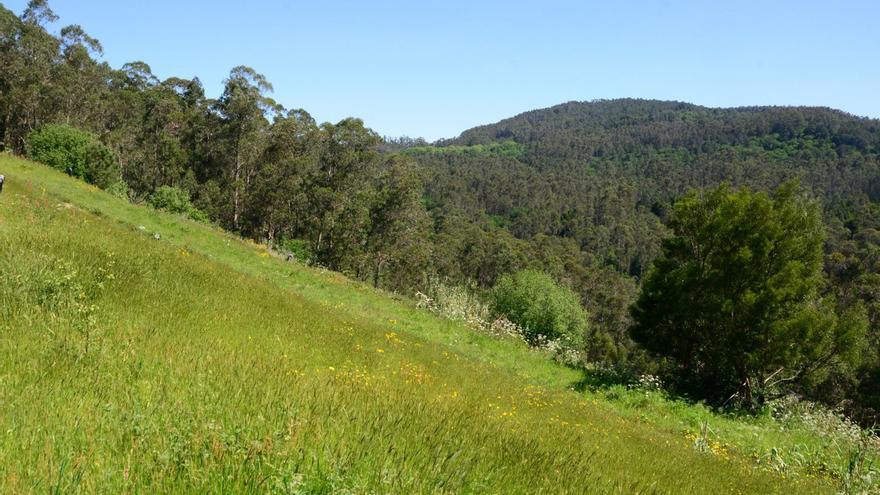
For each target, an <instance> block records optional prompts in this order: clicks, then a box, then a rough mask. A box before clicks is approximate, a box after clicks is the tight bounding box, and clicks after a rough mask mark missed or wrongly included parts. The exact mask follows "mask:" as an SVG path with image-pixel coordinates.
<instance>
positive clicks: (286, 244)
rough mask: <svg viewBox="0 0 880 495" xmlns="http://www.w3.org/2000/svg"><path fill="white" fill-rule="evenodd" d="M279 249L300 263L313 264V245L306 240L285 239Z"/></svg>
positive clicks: (279, 244) (280, 243)
mask: <svg viewBox="0 0 880 495" xmlns="http://www.w3.org/2000/svg"><path fill="white" fill-rule="evenodd" d="M278 248H279V250H281V251H282V252H285V253H289V254H290V255H292V256H293V258H294V259H296V260H297V261H299V262H300V263H311V262H312V259H314V255H313V253H312V246H311V243H310V242H309V241H307V240H305V239H284V240H282V241H281V242H279V243H278Z"/></svg>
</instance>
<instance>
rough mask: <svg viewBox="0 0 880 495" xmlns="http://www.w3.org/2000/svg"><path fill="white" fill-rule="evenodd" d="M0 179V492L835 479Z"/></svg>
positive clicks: (482, 339)
mask: <svg viewBox="0 0 880 495" xmlns="http://www.w3.org/2000/svg"><path fill="white" fill-rule="evenodd" d="M0 170H2V172H4V173H5V174H6V176H7V179H8V180H7V184H6V188H4V191H3V193H2V195H0V492H3V493H28V492H33V493H45V492H70V493H77V492H82V493H93V492H104V493H118V492H137V493H142V492H144V493H165V492H211V493H219V492H236V493H250V492H274V493H339V492H342V493H351V492H353V493H475V492H481V493H483V492H484V493H713V492H714V493H737V492H739V493H813V492H816V493H821V492H829V491H833V490H835V488H836V487H837V486H839V485H837V484H835V483H833V482H832V481H831V480H830V479H828V478H825V477H821V476H820V477H812V476H806V475H804V476H798V475H793V473H778V472H775V471H772V470H768V469H764V468H762V467H760V466H757V465H756V464H755V463H754V462H753V461H752V460H751V459H749V458H748V457H746V456H740V455H729V456H718V455H711V454H705V453H700V452H698V451H697V450H696V449H694V448H693V445H692V444H693V442H692V441H691V440H690V439H689V438H687V437H686V435H685V434H684V433H685V432H683V431H681V429H680V428H679V427H677V426H676V427H670V426H669V425H666V424H664V423H662V422H661V421H659V420H654V419H641V418H639V417H637V416H636V415H634V414H630V413H629V412H628V411H632V410H634V409H628V408H624V407H622V406H620V405H617V404H615V403H614V402H613V401H610V400H605V399H603V398H602V397H601V396H600V393H601V392H586V393H578V392H575V391H572V390H569V387H570V385H571V384H573V383H574V382H576V381H578V380H579V379H580V378H581V376H580V374H579V372H577V371H575V370H572V369H569V368H565V367H561V366H558V365H556V364H554V363H552V362H549V361H548V360H546V358H545V357H544V356H542V355H538V354H536V353H531V352H529V351H528V350H527V349H526V348H525V346H524V345H521V344H520V343H517V342H509V341H504V340H498V339H495V338H493V337H492V336H487V335H482V334H480V333H476V332H473V331H471V330H469V329H468V328H467V327H466V326H464V325H462V324H460V323H456V322H451V321H448V320H444V319H440V318H437V317H436V316H434V315H432V314H430V313H428V312H426V311H423V310H419V309H418V308H416V307H415V305H413V304H410V303H408V302H406V301H400V300H394V299H393V298H391V297H389V296H388V295H387V294H383V293H381V292H376V291H373V290H370V289H368V288H366V287H363V286H361V285H359V284H356V283H354V282H351V281H348V280H346V279H344V278H342V277H340V276H338V275H335V274H332V273H327V272H317V271H313V270H311V269H307V268H304V267H301V266H298V265H296V264H295V263H284V262H283V261H281V260H278V259H276V258H274V257H273V256H271V254H270V253H269V252H268V251H267V250H265V249H264V248H263V247H260V246H256V245H252V244H248V243H245V242H241V241H239V240H237V239H235V238H233V237H232V236H229V235H226V234H223V233H222V232H220V231H218V230H216V229H213V228H211V227H209V226H204V225H200V224H197V223H194V222H190V221H188V220H183V219H179V218H177V217H174V216H171V215H166V214H160V213H157V212H155V211H150V210H147V209H145V208H140V207H136V206H133V205H129V204H126V203H124V202H122V201H120V200H118V199H116V198H113V197H111V196H110V195H107V194H105V193H102V192H100V191H97V190H95V189H94V188H91V187H89V186H86V185H84V184H81V183H77V182H76V181H73V180H71V179H68V178H66V177H64V176H62V175H61V174H57V173H55V172H52V171H50V170H48V169H46V168H44V167H41V166H37V165H33V164H28V163H26V162H23V161H19V160H13V159H9V158H0ZM156 233H158V234H160V235H159V236H158V237H159V239H156V236H155V235H154V234H156ZM651 400H655V399H651ZM656 400H657V401H658V406H657V407H658V410H659V408H660V407H661V406H660V405H659V401H660V399H656ZM664 407H667V409H666V411H669V410H671V409H670V408H669V406H664ZM681 407H685V406H681ZM645 410H648V409H645ZM731 421H732V420H731ZM754 433H755V434H756V435H760V434H763V431H762V430H759V429H755V432H754Z"/></svg>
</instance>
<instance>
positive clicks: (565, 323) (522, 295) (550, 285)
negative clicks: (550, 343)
mask: <svg viewBox="0 0 880 495" xmlns="http://www.w3.org/2000/svg"><path fill="white" fill-rule="evenodd" d="M492 309H493V310H494V311H495V312H497V313H498V314H501V315H504V316H506V317H507V318H508V319H509V320H510V321H512V322H514V323H516V324H517V325H519V326H521V327H522V328H524V329H525V332H526V338H527V339H528V341H529V342H530V343H532V344H536V343H538V342H539V341H540V340H541V339H542V338H545V339H548V340H557V339H563V340H565V341H567V342H569V343H571V345H572V346H573V347H578V346H579V345H580V344H581V343H582V342H583V340H584V334H585V333H586V331H587V314H586V311H584V309H583V307H582V306H581V304H580V300H579V298H578V296H577V295H576V294H575V293H574V292H573V291H572V290H571V289H569V288H567V287H564V286H560V285H559V284H557V283H556V281H555V280H553V278H552V277H551V276H549V275H547V274H546V273H543V272H539V271H536V270H523V271H520V272H517V273H516V274H514V275H504V276H503V277H501V279H500V280H499V281H498V284H497V285H496V286H495V288H494V289H493V290H492Z"/></svg>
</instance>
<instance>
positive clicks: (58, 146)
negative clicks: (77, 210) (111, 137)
mask: <svg viewBox="0 0 880 495" xmlns="http://www.w3.org/2000/svg"><path fill="white" fill-rule="evenodd" d="M27 144H28V146H27V154H28V157H29V158H30V159H32V160H35V161H38V162H40V163H43V164H46V165H48V166H50V167H52V168H55V169H57V170H61V171H62V172H66V173H67V174H68V175H72V176H74V177H78V178H80V179H82V180H84V181H86V182H88V183H89V184H94V185H96V186H98V187H100V188H102V189H106V188H108V187H110V186H112V185H114V184H117V183H119V182H120V181H121V179H120V170H119V164H118V163H117V162H116V158H115V157H114V156H113V153H112V152H111V151H110V149H109V148H107V147H106V146H104V144H103V143H101V141H99V140H98V138H97V137H96V136H95V135H94V134H92V133H90V132H87V131H83V130H80V129H76V128H74V127H70V126H68V125H55V124H50V125H47V126H44V127H42V128H40V129H38V130H36V131H34V132H32V133H31V134H30V135H29V136H28V142H27Z"/></svg>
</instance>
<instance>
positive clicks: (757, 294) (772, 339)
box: [632, 183, 867, 407]
mask: <svg viewBox="0 0 880 495" xmlns="http://www.w3.org/2000/svg"><path fill="white" fill-rule="evenodd" d="M669 225H670V227H671V228H672V230H673V232H674V235H673V236H672V237H671V238H669V239H667V240H665V241H664V243H663V249H662V254H661V256H660V257H659V259H657V260H656V261H655V263H654V266H653V269H652V270H651V272H650V274H649V275H648V277H647V279H646V280H645V281H644V284H643V286H642V290H641V294H640V296H639V299H638V301H637V303H636V304H635V305H634V307H633V317H634V319H635V325H634V326H633V328H632V337H633V339H634V340H635V341H636V342H638V343H640V344H642V345H643V346H645V347H646V348H647V349H648V350H649V351H651V352H654V353H656V354H659V355H661V356H665V357H667V358H669V359H670V360H671V362H672V364H673V367H674V368H673V369H674V375H675V378H676V379H677V383H678V384H679V386H680V387H682V389H683V390H685V391H686V392H689V393H692V394H694V395H695V396H698V397H701V398H707V399H710V400H723V399H725V398H727V397H730V396H731V395H732V394H735V393H738V394H739V396H740V397H741V399H742V400H743V401H744V402H745V404H746V405H748V406H750V407H751V406H754V405H756V404H758V403H760V402H761V401H762V400H763V398H764V397H765V395H766V391H767V390H768V389H769V388H771V387H772V386H773V385H777V384H783V383H799V382H803V381H804V380H805V379H806V378H808V377H814V376H815V375H816V374H817V373H821V372H823V371H827V370H828V369H829V368H830V367H833V366H834V365H835V364H837V363H843V362H848V363H852V362H855V361H857V360H858V359H859V354H860V349H861V347H862V345H863V343H864V335H865V331H866V326H867V323H866V320H865V317H864V311H863V310H861V309H860V308H859V307H854V308H853V309H851V310H848V311H846V312H845V313H844V314H842V315H841V316H838V315H837V314H836V313H835V308H834V304H833V301H832V300H831V298H828V297H825V298H823V297H822V296H821V294H820V289H821V288H822V286H823V282H824V281H823V275H822V261H823V254H822V247H823V241H824V227H823V224H822V221H821V218H820V214H819V210H818V208H817V206H816V205H815V203H813V202H812V201H810V200H808V199H806V198H805V197H804V196H803V195H801V194H799V193H798V191H797V187H796V186H795V185H793V184H792V183H787V184H784V185H782V186H780V187H779V188H778V189H777V190H776V191H775V192H774V193H773V194H772V195H768V194H766V193H753V192H751V191H749V190H748V189H745V188H743V189H739V190H731V189H730V188H729V187H727V186H720V187H718V188H717V189H714V190H710V191H708V192H692V193H690V194H688V195H686V196H685V197H684V198H682V199H681V200H679V201H678V202H676V204H675V207H674V212H673V216H672V219H671V220H670V224H669Z"/></svg>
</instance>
